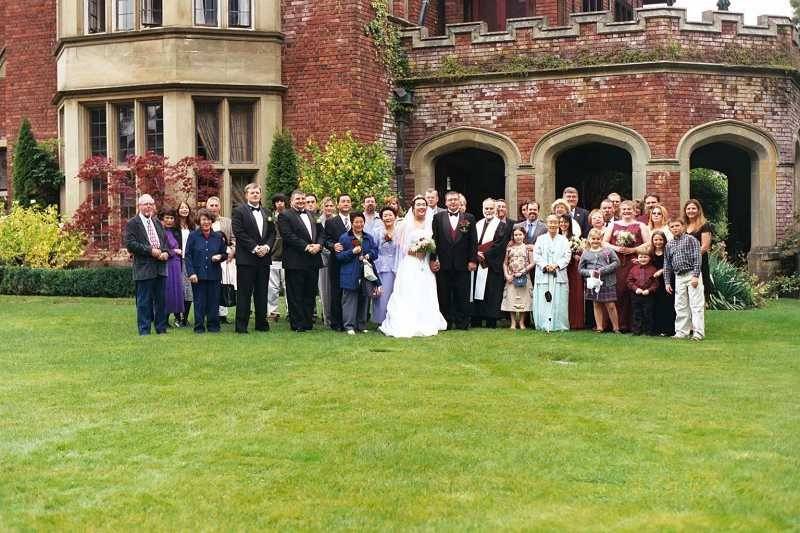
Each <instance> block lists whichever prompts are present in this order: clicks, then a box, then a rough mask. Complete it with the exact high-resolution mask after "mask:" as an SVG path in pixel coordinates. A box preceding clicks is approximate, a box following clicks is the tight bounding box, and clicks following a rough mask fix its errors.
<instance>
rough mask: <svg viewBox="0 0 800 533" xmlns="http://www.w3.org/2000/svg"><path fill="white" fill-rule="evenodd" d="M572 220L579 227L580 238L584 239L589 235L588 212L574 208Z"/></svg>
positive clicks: (580, 208)
mask: <svg viewBox="0 0 800 533" xmlns="http://www.w3.org/2000/svg"><path fill="white" fill-rule="evenodd" d="M572 218H573V219H574V220H575V221H576V222H577V223H578V224H580V226H581V237H584V238H585V237H586V236H587V235H588V234H589V229H590V226H589V211H587V210H586V209H584V208H582V207H576V208H575V214H574V215H572Z"/></svg>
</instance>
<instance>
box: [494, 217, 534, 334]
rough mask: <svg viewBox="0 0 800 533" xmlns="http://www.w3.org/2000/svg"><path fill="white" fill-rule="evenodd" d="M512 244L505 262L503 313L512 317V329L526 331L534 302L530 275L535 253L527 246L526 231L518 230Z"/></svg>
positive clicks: (509, 246) (514, 233) (501, 307)
mask: <svg viewBox="0 0 800 533" xmlns="http://www.w3.org/2000/svg"><path fill="white" fill-rule="evenodd" d="M512 235H513V237H512V241H511V243H510V244H509V245H508V249H507V250H506V259H505V261H504V262H503V272H504V273H505V278H506V286H505V290H504V291H503V302H502V303H501V304H500V310H501V311H508V313H509V314H510V315H511V329H517V324H519V329H525V315H526V314H528V313H530V312H531V304H532V302H533V285H531V278H530V273H531V270H533V266H534V265H533V252H531V251H530V250H529V249H528V246H527V245H526V244H525V231H524V230H523V229H522V228H516V229H514V232H513V234H512Z"/></svg>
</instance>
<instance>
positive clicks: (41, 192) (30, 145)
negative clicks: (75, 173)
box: [12, 119, 64, 206]
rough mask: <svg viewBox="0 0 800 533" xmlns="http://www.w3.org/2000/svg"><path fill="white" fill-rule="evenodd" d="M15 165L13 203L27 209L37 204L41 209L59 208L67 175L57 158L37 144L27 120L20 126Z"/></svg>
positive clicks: (15, 151) (15, 148)
mask: <svg viewBox="0 0 800 533" xmlns="http://www.w3.org/2000/svg"><path fill="white" fill-rule="evenodd" d="M12 165H13V171H12V187H13V193H14V200H16V201H18V202H19V203H20V204H21V205H25V206H27V205H30V204H31V203H34V202H35V203H38V204H39V205H42V206H46V205H53V204H58V195H59V188H60V187H61V185H62V184H63V183H64V174H62V173H61V171H60V170H59V168H58V161H57V160H56V157H55V156H54V154H52V153H51V152H50V151H48V150H47V149H46V148H45V147H42V146H39V145H38V144H37V143H36V138H35V137H34V136H33V131H32V130H31V124H30V122H29V121H28V119H23V121H22V124H21V125H20V128H19V135H18V136H17V143H16V145H15V147H14V160H13V163H12Z"/></svg>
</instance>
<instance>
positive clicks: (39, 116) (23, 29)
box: [0, 0, 58, 187]
mask: <svg viewBox="0 0 800 533" xmlns="http://www.w3.org/2000/svg"><path fill="white" fill-rule="evenodd" d="M0 15H2V16H0V18H2V19H3V21H4V23H5V24H4V26H5V27H4V29H3V30H2V33H0V43H4V44H0V47H2V46H5V47H6V77H5V80H2V81H0V135H3V134H4V135H5V136H6V138H7V140H8V153H9V154H11V153H12V152H13V142H14V140H15V138H16V135H17V130H18V129H19V125H20V122H21V121H22V119H23V118H28V119H29V120H30V121H31V125H32V127H33V132H34V135H36V138H37V139H40V140H41V139H47V138H54V137H57V136H58V111H57V109H56V108H55V107H54V106H53V105H51V103H50V101H51V99H52V98H53V95H54V94H55V92H56V64H55V57H54V56H53V50H54V48H55V42H56V2H55V0H30V1H29V2H2V3H0ZM0 28H3V25H2V24H0ZM8 159H9V160H10V159H11V157H10V156H9V158H8ZM9 163H10V162H9ZM10 175H11V172H10V169H9V176H10ZM9 186H10V187H11V184H9Z"/></svg>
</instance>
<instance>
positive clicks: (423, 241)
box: [408, 237, 436, 257]
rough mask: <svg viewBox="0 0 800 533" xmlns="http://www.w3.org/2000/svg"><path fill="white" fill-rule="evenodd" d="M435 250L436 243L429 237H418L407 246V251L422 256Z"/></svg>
mask: <svg viewBox="0 0 800 533" xmlns="http://www.w3.org/2000/svg"><path fill="white" fill-rule="evenodd" d="M435 251H436V243H435V242H434V240H433V239H431V238H430V237H420V238H419V239H417V240H415V241H414V242H412V243H411V245H410V246H409V247H408V252H409V253H411V254H414V255H416V256H418V257H419V256H423V255H425V254H432V253H433V252H435Z"/></svg>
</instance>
